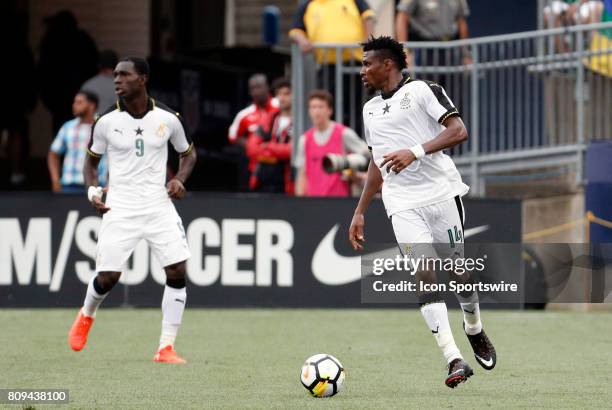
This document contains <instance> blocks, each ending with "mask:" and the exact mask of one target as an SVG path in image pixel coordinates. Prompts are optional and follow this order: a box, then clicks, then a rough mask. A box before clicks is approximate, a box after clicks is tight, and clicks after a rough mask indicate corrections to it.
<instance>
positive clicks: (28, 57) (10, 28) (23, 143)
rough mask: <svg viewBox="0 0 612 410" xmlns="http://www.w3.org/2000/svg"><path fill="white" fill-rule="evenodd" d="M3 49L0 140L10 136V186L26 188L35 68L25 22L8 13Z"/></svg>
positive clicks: (1, 31)
mask: <svg viewBox="0 0 612 410" xmlns="http://www.w3.org/2000/svg"><path fill="white" fill-rule="evenodd" d="M0 16H1V17H0V49H1V50H2V53H3V55H4V56H5V58H6V60H5V61H4V63H2V64H0V78H2V79H3V80H4V82H3V85H2V98H1V99H0V140H1V139H2V138H1V137H2V135H3V133H4V132H6V134H7V137H8V138H7V141H6V142H7V143H6V147H7V156H8V158H9V161H10V173H11V177H10V182H11V185H13V186H20V185H23V183H24V180H25V176H24V163H25V160H26V157H27V152H28V135H27V134H28V124H27V116H28V113H29V112H30V111H31V110H32V109H33V108H34V105H35V104H36V81H35V66H34V57H33V55H32V50H31V49H30V48H29V47H28V45H27V36H26V34H25V22H23V21H21V20H19V19H16V18H15V17H14V16H11V15H9V14H8V13H6V14H4V13H0Z"/></svg>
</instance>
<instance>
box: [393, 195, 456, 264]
mask: <svg viewBox="0 0 612 410" xmlns="http://www.w3.org/2000/svg"><path fill="white" fill-rule="evenodd" d="M464 222H465V211H464V208H463V202H462V201H461V197H459V196H456V197H454V198H451V199H448V200H446V201H442V202H437V203H435V204H431V205H427V206H423V207H420V208H414V209H408V210H406V211H401V212H397V213H395V214H393V215H392V216H391V224H392V225H393V231H394V232H395V239H396V240H397V243H398V244H399V245H400V249H401V250H402V253H405V252H406V251H407V249H409V248H407V246H414V245H418V244H435V245H436V246H435V249H436V251H437V256H439V257H441V258H444V257H447V256H448V255H450V254H452V253H453V252H451V251H453V250H455V249H456V248H457V246H456V245H457V244H463V239H464V238H463V224H464ZM439 245H443V246H439ZM445 245H448V246H445ZM424 248H429V249H432V248H431V247H427V246H426V247H424ZM461 248H462V247H461ZM440 250H442V253H444V255H442V254H440V253H441V252H440ZM446 250H448V253H447V252H446ZM410 253H411V252H410ZM427 253H429V252H427ZM461 253H462V252H461ZM415 256H420V255H415ZM425 256H430V257H434V256H436V255H433V254H427V255H425Z"/></svg>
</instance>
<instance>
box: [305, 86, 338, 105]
mask: <svg viewBox="0 0 612 410" xmlns="http://www.w3.org/2000/svg"><path fill="white" fill-rule="evenodd" d="M311 100H323V101H325V102H326V103H327V105H329V108H334V96H333V95H331V93H330V92H329V91H327V90H312V91H311V92H310V94H308V102H309V103H310V101H311Z"/></svg>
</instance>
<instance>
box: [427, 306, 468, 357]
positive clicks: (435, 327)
mask: <svg viewBox="0 0 612 410" xmlns="http://www.w3.org/2000/svg"><path fill="white" fill-rule="evenodd" d="M421 313H422V314H423V317H424V318H425V323H427V326H428V327H429V330H431V332H432V333H433V335H434V337H435V339H436V342H437V343H438V346H439V347H440V349H442V353H443V354H444V358H445V359H446V362H447V363H450V362H452V361H453V360H455V359H463V357H462V356H461V353H460V352H459V349H458V348H457V345H456V344H455V339H454V338H453V334H452V332H451V328H450V324H449V323H448V312H447V310H446V303H444V302H436V303H428V304H426V305H423V306H421Z"/></svg>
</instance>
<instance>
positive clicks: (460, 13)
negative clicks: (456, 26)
mask: <svg viewBox="0 0 612 410" xmlns="http://www.w3.org/2000/svg"><path fill="white" fill-rule="evenodd" d="M469 15H470V7H469V6H468V3H467V0H459V10H457V17H458V18H459V17H468V16H469Z"/></svg>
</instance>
